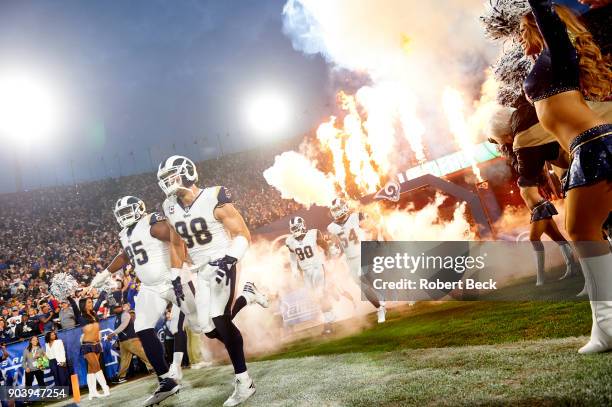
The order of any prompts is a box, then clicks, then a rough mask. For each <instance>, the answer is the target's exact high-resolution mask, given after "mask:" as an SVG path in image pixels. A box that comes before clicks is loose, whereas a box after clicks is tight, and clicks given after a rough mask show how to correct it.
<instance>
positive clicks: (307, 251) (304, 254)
mask: <svg viewBox="0 0 612 407" xmlns="http://www.w3.org/2000/svg"><path fill="white" fill-rule="evenodd" d="M295 254H297V256H298V259H300V261H302V260H304V259H309V258H311V257H312V256H314V252H313V251H312V247H310V246H304V250H302V249H301V248H299V247H297V248H296V249H295Z"/></svg>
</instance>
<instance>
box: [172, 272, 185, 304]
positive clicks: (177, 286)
mask: <svg viewBox="0 0 612 407" xmlns="http://www.w3.org/2000/svg"><path fill="white" fill-rule="evenodd" d="M172 288H173V289H174V295H175V296H176V305H178V306H179V307H180V306H181V301H185V293H184V292H183V283H182V282H181V277H180V276H178V277H177V278H175V279H174V280H172Z"/></svg>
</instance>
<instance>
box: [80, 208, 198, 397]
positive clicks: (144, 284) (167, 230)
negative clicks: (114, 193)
mask: <svg viewBox="0 0 612 407" xmlns="http://www.w3.org/2000/svg"><path fill="white" fill-rule="evenodd" d="M113 213H114V215H115V218H116V219H117V222H118V223H119V225H120V226H121V228H122V229H121V232H119V240H120V242H121V247H122V249H121V252H120V253H119V255H117V256H116V257H115V259H114V260H113V261H112V262H111V263H110V265H108V267H107V268H106V269H105V270H104V271H102V272H100V273H98V274H97V275H96V276H95V277H94V279H93V280H92V282H91V286H92V287H94V288H99V287H101V286H102V285H104V282H105V281H106V280H107V279H109V278H110V277H111V275H112V274H113V273H115V272H116V271H119V270H121V269H122V268H123V267H125V266H126V265H127V264H132V266H133V267H134V271H135V272H136V275H137V276H138V279H139V280H140V281H141V285H140V290H139V292H138V295H137V296H136V299H135V303H136V304H135V305H136V309H135V312H136V320H135V322H134V330H135V331H136V334H137V335H138V337H139V338H140V341H141V343H142V347H143V349H144V351H145V354H146V355H147V358H148V359H149V361H150V362H151V365H152V366H153V369H154V370H155V373H156V374H157V377H158V380H159V387H158V388H157V389H156V390H155V392H154V393H153V395H151V396H150V397H149V398H148V399H147V400H145V404H144V405H145V406H150V405H153V404H157V403H159V402H161V401H162V400H165V399H166V398H168V397H170V396H172V395H173V394H175V393H177V392H178V391H179V389H180V386H179V385H178V383H177V382H176V381H175V380H174V379H173V378H172V377H171V373H170V372H169V369H168V364H167V363H166V361H165V359H164V351H163V347H162V344H161V342H160V341H159V338H158V337H157V335H156V333H155V324H156V323H157V321H158V320H159V319H160V318H161V317H162V316H163V315H164V314H165V310H166V306H167V304H168V302H172V303H173V304H176V305H177V306H179V307H181V310H182V311H183V312H184V313H185V315H186V316H187V317H188V318H190V319H191V320H193V323H194V324H197V323H198V319H197V316H196V305H195V297H194V292H193V290H191V289H190V288H188V287H186V288H185V289H184V287H183V284H182V282H181V278H180V276H179V273H178V270H179V269H180V268H181V267H182V260H180V259H183V258H184V253H185V249H184V247H183V246H184V243H183V240H182V239H181V238H180V236H178V235H177V234H176V232H175V231H174V229H172V227H171V226H170V225H169V223H168V222H167V220H166V218H165V217H164V216H163V215H161V214H159V213H156V212H154V213H151V214H147V212H146V208H145V204H144V202H143V201H142V200H141V199H139V198H136V197H134V196H125V197H123V198H121V199H119V200H118V201H117V203H116V204H115V209H114V212H113ZM177 253H178V254H177Z"/></svg>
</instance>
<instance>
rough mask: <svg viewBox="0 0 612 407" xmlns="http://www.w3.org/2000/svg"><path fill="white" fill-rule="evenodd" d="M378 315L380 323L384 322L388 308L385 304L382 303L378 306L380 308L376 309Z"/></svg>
mask: <svg viewBox="0 0 612 407" xmlns="http://www.w3.org/2000/svg"><path fill="white" fill-rule="evenodd" d="M376 315H377V316H378V323H379V324H382V323H383V322H385V321H386V317H387V310H386V309H385V306H384V305H381V306H380V307H378V310H377V311H376Z"/></svg>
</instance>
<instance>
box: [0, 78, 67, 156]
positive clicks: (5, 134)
mask: <svg viewBox="0 0 612 407" xmlns="http://www.w3.org/2000/svg"><path fill="white" fill-rule="evenodd" d="M60 110H61V109H60V103H59V100H58V98H57V97H56V95H55V93H54V92H53V90H52V88H51V86H49V84H48V83H47V82H46V81H44V80H43V79H42V78H41V77H39V76H37V75H34V74H31V73H28V72H25V71H13V72H1V71H0V137H2V138H4V139H6V141H7V142H8V144H9V146H13V147H15V148H17V147H20V146H21V147H23V146H27V145H29V144H32V143H35V142H38V141H41V140H43V139H44V138H45V137H47V136H49V135H50V134H51V133H52V132H54V131H56V130H57V129H58V127H59V122H60V117H61V114H60Z"/></svg>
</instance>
